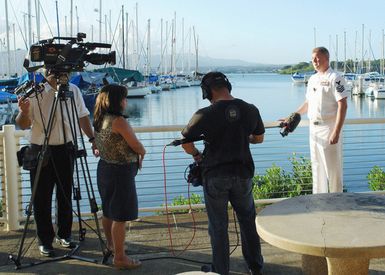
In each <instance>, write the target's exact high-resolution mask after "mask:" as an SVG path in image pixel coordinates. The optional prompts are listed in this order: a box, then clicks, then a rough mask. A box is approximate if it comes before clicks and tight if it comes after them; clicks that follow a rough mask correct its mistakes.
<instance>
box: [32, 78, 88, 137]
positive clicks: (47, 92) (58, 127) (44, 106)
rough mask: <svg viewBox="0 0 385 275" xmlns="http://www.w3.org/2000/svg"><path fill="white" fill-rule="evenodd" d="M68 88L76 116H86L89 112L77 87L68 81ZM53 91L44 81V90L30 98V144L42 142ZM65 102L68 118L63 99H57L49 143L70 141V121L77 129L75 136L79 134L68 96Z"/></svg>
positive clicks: (53, 94)
mask: <svg viewBox="0 0 385 275" xmlns="http://www.w3.org/2000/svg"><path fill="white" fill-rule="evenodd" d="M69 90H70V91H71V92H73V96H74V102H75V105H76V110H77V113H78V117H79V118H82V117H85V116H88V115H89V114H90V112H89V111H88V109H87V108H86V106H85V104H84V100H83V97H82V94H81V92H80V90H79V88H78V87H77V86H75V85H73V84H72V83H70V84H69ZM55 92H56V91H55V90H54V89H53V88H52V87H51V86H50V85H49V84H48V83H45V84H44V91H43V92H42V93H40V94H38V95H37V97H31V98H30V102H31V104H30V110H29V118H30V120H31V121H32V126H31V137H30V143H32V144H38V145H42V144H43V142H44V137H45V133H44V128H47V126H48V120H49V115H50V113H51V110H52V105H53V103H54V99H55ZM38 101H39V105H40V108H41V113H42V116H41V115H40V111H39V106H38ZM60 104H62V106H63V117H64V129H65V133H66V139H65V140H64V133H63V126H62V119H61V111H60ZM66 104H67V106H68V110H69V115H70V118H68V115H67V111H66V107H65V104H64V101H61V100H60V99H59V101H58V104H57V108H56V112H55V115H54V121H53V126H52V131H51V135H50V138H49V143H48V144H49V145H61V144H64V143H65V142H70V141H72V139H73V138H72V134H71V128H70V122H71V124H72V122H75V124H76V129H77V130H76V134H77V136H80V134H81V132H80V130H79V128H78V127H77V126H78V122H77V121H76V119H75V120H73V119H72V117H73V115H72V109H71V99H70V98H66ZM72 126H73V125H72Z"/></svg>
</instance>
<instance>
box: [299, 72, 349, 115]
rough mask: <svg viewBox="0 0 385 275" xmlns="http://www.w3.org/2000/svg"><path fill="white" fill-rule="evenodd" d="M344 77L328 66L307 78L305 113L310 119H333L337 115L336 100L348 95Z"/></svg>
mask: <svg viewBox="0 0 385 275" xmlns="http://www.w3.org/2000/svg"><path fill="white" fill-rule="evenodd" d="M345 85H346V83H345V79H344V77H342V76H341V75H340V74H338V73H336V72H334V71H333V70H332V69H331V68H330V67H329V69H328V70H327V71H326V72H324V73H319V72H318V73H316V74H314V75H312V76H311V77H310V79H309V82H308V85H307V91H306V99H307V102H308V112H307V115H308V117H309V120H310V121H327V120H333V119H335V118H336V116H337V109H338V104H337V102H338V101H339V100H341V99H343V98H345V97H347V96H348V95H349V92H348V91H347V90H346V88H345Z"/></svg>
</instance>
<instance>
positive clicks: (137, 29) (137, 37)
mask: <svg viewBox="0 0 385 275" xmlns="http://www.w3.org/2000/svg"><path fill="white" fill-rule="evenodd" d="M135 16H136V18H135V19H136V24H135V27H136V30H135V32H136V65H135V70H138V67H139V18H138V2H136V4H135Z"/></svg>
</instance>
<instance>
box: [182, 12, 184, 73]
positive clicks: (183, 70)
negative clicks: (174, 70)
mask: <svg viewBox="0 0 385 275" xmlns="http://www.w3.org/2000/svg"><path fill="white" fill-rule="evenodd" d="M182 72H183V73H184V18H182Z"/></svg>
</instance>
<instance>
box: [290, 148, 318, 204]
mask: <svg viewBox="0 0 385 275" xmlns="http://www.w3.org/2000/svg"><path fill="white" fill-rule="evenodd" d="M290 162H291V165H292V174H291V178H292V180H293V183H292V184H294V186H295V187H296V188H295V191H294V190H293V192H294V193H292V195H293V196H298V195H303V194H311V193H312V189H313V174H312V170H311V162H310V160H309V159H307V158H305V157H304V156H299V157H297V155H296V154H295V153H294V154H293V156H292V157H290ZM290 197H292V196H290Z"/></svg>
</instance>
